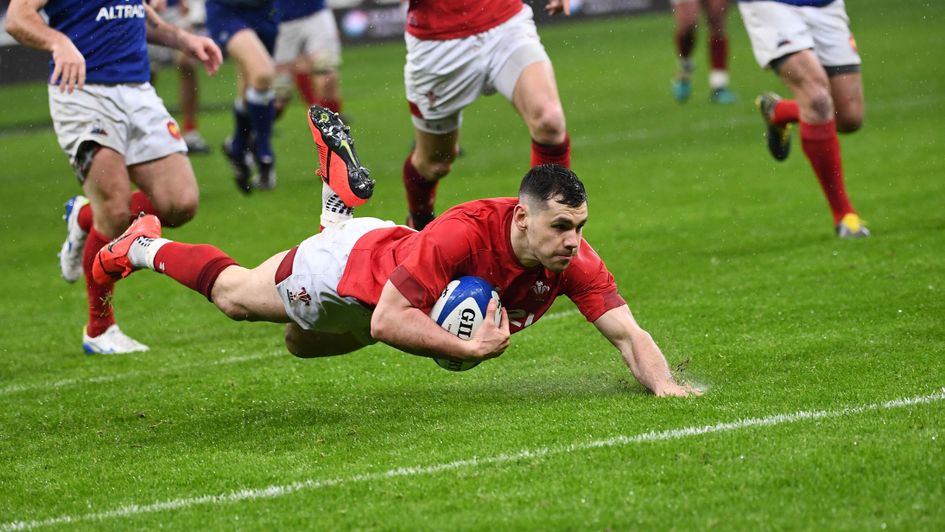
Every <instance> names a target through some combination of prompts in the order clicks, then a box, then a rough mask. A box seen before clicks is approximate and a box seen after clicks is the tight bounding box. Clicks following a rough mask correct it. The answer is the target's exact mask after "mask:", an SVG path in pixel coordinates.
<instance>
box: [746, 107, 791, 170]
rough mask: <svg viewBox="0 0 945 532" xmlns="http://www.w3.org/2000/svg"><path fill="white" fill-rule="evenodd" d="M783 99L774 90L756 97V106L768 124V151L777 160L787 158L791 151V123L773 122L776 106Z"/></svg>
mask: <svg viewBox="0 0 945 532" xmlns="http://www.w3.org/2000/svg"><path fill="white" fill-rule="evenodd" d="M780 101H781V97H780V96H778V95H777V94H775V93H773V92H765V93H763V94H761V95H759V96H758V97H757V98H755V107H757V108H758V112H760V113H761V118H762V119H763V120H764V121H765V125H766V126H768V130H767V132H766V133H765V137H766V138H767V139H768V151H769V152H771V156H772V157H774V160H776V161H783V160H785V159H787V157H788V154H790V152H791V124H790V123H787V124H781V125H776V124H772V123H771V119H772V118H773V117H774V106H775V105H777V104H778V102H780Z"/></svg>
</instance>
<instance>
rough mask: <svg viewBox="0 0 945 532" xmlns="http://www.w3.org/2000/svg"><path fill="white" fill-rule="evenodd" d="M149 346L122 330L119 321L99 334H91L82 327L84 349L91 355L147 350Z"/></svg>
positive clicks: (120, 353)
mask: <svg viewBox="0 0 945 532" xmlns="http://www.w3.org/2000/svg"><path fill="white" fill-rule="evenodd" d="M148 349H149V348H148V346H146V345H144V344H142V343H141V342H139V341H137V340H135V339H134V338H132V337H130V336H128V335H127V334H125V333H123V332H121V329H119V328H118V324H117V323H113V324H112V325H111V327H109V328H107V329H105V332H103V333H102V334H100V335H98V336H89V334H88V332H87V331H86V329H85V328H84V327H83V328H82V350H83V351H85V353H86V354H89V355H122V354H125V353H140V352H143V351H147V350H148Z"/></svg>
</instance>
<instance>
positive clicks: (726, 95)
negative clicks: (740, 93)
mask: <svg viewBox="0 0 945 532" xmlns="http://www.w3.org/2000/svg"><path fill="white" fill-rule="evenodd" d="M736 100H738V98H736V97H735V93H734V92H732V91H731V89H729V88H728V87H718V88H715V89H712V92H711V93H710V94H709V101H710V102H712V103H718V104H722V105H730V104H733V103H735V101H736Z"/></svg>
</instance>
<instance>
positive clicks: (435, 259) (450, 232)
mask: <svg viewBox="0 0 945 532" xmlns="http://www.w3.org/2000/svg"><path fill="white" fill-rule="evenodd" d="M468 229H469V228H468V227H467V225H466V224H465V223H463V221H462V220H459V219H453V220H444V221H443V222H442V223H439V224H435V225H431V226H429V227H428V228H427V229H424V230H423V231H421V232H420V234H419V235H417V239H416V243H415V245H414V247H413V249H412V250H411V252H410V254H409V255H408V256H407V257H405V258H404V260H403V261H402V262H401V263H400V264H399V265H398V266H397V267H396V268H394V271H393V272H391V275H390V281H391V283H393V285H394V286H395V287H396V288H397V290H399V291H400V293H401V294H403V295H404V297H406V298H407V301H410V304H411V305H413V306H415V307H417V308H419V309H421V310H423V311H427V310H429V309H430V308H432V307H433V304H434V303H435V302H436V300H437V298H439V297H440V292H442V291H443V289H444V288H445V287H446V285H447V284H449V282H450V281H452V280H453V278H454V277H456V276H457V272H459V271H461V270H462V269H463V267H464V266H465V265H466V264H467V263H468V262H469V260H470V257H471V256H472V246H471V244H470V239H469V237H468Z"/></svg>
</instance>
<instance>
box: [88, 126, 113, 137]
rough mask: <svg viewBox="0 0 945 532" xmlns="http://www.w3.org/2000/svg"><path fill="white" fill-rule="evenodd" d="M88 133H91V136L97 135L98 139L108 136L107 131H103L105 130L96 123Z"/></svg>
mask: <svg viewBox="0 0 945 532" xmlns="http://www.w3.org/2000/svg"><path fill="white" fill-rule="evenodd" d="M89 133H91V134H93V135H98V136H100V137H107V136H108V131H105V128H104V127H102V124H98V123H96V124H94V125H93V126H92V130H91V131H89Z"/></svg>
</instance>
